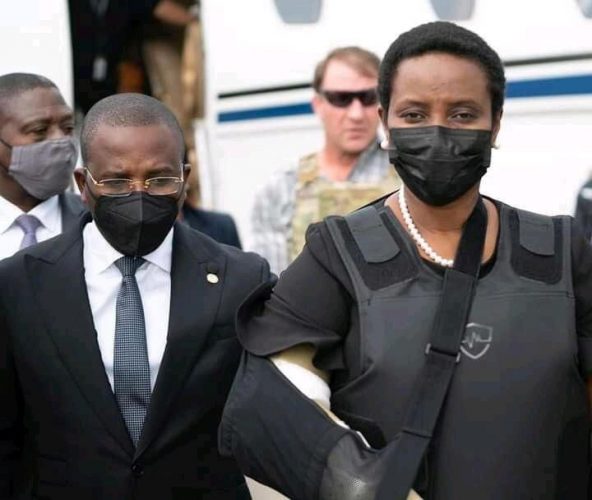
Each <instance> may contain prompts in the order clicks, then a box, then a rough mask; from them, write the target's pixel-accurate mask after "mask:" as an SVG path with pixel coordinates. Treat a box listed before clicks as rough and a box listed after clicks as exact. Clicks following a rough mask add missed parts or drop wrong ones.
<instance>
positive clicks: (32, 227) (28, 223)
mask: <svg viewBox="0 0 592 500" xmlns="http://www.w3.org/2000/svg"><path fill="white" fill-rule="evenodd" d="M14 222H16V224H17V225H18V226H20V228H21V229H22V230H23V232H24V233H25V235H24V236H23V239H22V241H21V246H20V249H21V250H22V249H23V248H27V247H30V246H31V245H35V244H36V243H37V228H38V227H39V226H41V221H40V220H39V219H38V218H37V217H35V216H34V215H29V214H21V215H19V216H18V217H17V218H16V220H15V221H14Z"/></svg>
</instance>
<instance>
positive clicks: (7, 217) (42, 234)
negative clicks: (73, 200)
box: [0, 195, 62, 259]
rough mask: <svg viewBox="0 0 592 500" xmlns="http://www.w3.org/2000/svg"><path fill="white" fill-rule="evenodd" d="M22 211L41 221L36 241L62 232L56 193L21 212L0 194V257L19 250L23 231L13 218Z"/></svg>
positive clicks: (60, 211)
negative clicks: (30, 208)
mask: <svg viewBox="0 0 592 500" xmlns="http://www.w3.org/2000/svg"><path fill="white" fill-rule="evenodd" d="M24 213H28V214H29V215H34V216H35V217H37V218H38V219H39V221H40V222H41V225H40V226H39V227H38V228H37V231H36V233H35V235H36V237H37V242H39V243H40V242H42V241H45V240H48V239H49V238H53V237H54V236H57V235H58V234H60V233H61V232H62V209H61V207H60V203H59V198H58V195H56V196H52V197H51V198H48V199H47V200H45V201H42V202H41V203H39V205H37V206H36V207H35V208H33V209H32V210H29V211H28V212H23V211H22V210H21V209H20V208H19V207H17V206H16V205H13V204H12V203H11V202H9V201H8V200H7V199H5V198H3V197H2V196H0V259H5V258H6V257H10V256H11V255H13V254H15V253H16V252H18V251H19V249H20V247H21V242H22V241H23V236H24V235H25V232H24V231H23V230H22V228H21V227H20V226H19V225H18V224H17V223H16V222H15V220H16V219H17V217H18V216H19V215H22V214H24Z"/></svg>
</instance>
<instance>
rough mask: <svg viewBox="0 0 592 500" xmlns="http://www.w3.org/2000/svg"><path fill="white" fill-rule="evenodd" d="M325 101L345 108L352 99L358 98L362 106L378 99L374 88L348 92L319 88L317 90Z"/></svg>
mask: <svg viewBox="0 0 592 500" xmlns="http://www.w3.org/2000/svg"><path fill="white" fill-rule="evenodd" d="M319 93H320V94H321V95H322V96H323V97H324V98H325V99H327V102H329V104H331V105H332V106H335V107H336V108H347V107H348V106H349V105H350V104H351V103H352V102H353V101H354V99H358V100H359V101H360V102H361V103H362V106H374V105H375V104H376V103H377V101H378V94H377V93H376V89H367V90H360V91H358V92H349V91H345V90H343V91H342V90H321V91H320V92H319Z"/></svg>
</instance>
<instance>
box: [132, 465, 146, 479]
mask: <svg viewBox="0 0 592 500" xmlns="http://www.w3.org/2000/svg"><path fill="white" fill-rule="evenodd" d="M132 472H133V474H134V476H136V477H142V476H143V475H144V468H143V467H142V466H141V465H140V464H133V465H132Z"/></svg>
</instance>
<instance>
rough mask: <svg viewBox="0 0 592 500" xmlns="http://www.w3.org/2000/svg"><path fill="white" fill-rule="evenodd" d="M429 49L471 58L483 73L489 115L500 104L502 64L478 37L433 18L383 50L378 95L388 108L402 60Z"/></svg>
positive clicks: (495, 111) (504, 85)
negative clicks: (486, 82) (489, 96)
mask: <svg viewBox="0 0 592 500" xmlns="http://www.w3.org/2000/svg"><path fill="white" fill-rule="evenodd" d="M430 52H443V53H446V54H452V55H455V56H460V57H464V58H467V59H470V60H472V61H475V62H476V63H477V64H479V66H481V68H483V70H484V71H485V74H486V76H487V80H488V87H489V92H490V94H491V108H492V112H493V114H494V115H495V114H497V113H499V112H500V111H501V110H502V108H503V106H504V91H505V87H506V77H505V74H504V66H503V63H502V61H501V59H500V57H499V56H498V54H497V52H495V51H494V50H493V49H492V48H491V47H490V46H489V45H488V44H487V42H485V40H483V39H482V38H481V37H480V36H478V35H477V34H475V33H473V32H472V31H469V30H467V29H465V28H461V27H460V26H457V25H456V24H454V23H449V22H444V21H437V22H433V23H427V24H421V25H419V26H416V27H415V28H413V29H411V30H409V31H407V32H405V33H403V34H401V35H399V37H398V38H397V39H396V40H395V41H394V42H393V43H392V44H391V46H390V47H389V48H388V50H387V51H386V53H385V55H384V58H383V59H382V63H381V65H380V73H379V77H378V97H379V100H380V104H381V106H382V107H383V109H384V110H385V111H387V110H388V108H389V103H390V99H391V93H392V88H393V81H394V78H395V76H396V74H397V69H398V67H399V65H400V64H401V62H402V61H404V60H405V59H409V58H412V57H417V56H421V55H424V54H427V53H430Z"/></svg>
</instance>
